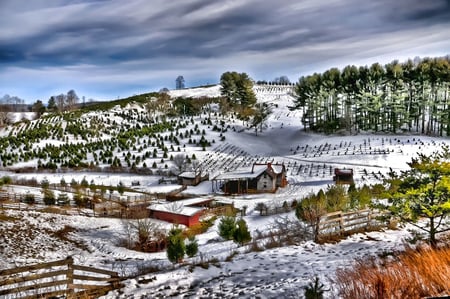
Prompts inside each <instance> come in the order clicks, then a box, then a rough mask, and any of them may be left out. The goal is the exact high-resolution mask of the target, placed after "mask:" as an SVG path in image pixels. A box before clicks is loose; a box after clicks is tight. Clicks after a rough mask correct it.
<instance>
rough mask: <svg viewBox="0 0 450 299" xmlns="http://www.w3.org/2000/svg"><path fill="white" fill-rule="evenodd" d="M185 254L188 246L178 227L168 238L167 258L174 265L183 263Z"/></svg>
mask: <svg viewBox="0 0 450 299" xmlns="http://www.w3.org/2000/svg"><path fill="white" fill-rule="evenodd" d="M185 252H186V245H185V244H184V238H183V235H182V230H181V229H180V228H176V227H175V228H172V229H171V230H170V231H169V236H168V237H167V258H168V259H169V261H171V262H172V263H174V264H176V263H180V262H182V261H183V257H184V254H185Z"/></svg>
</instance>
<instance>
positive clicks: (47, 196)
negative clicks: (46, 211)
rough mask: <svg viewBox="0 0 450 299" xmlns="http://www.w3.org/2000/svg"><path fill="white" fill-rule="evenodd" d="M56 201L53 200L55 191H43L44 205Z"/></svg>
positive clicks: (52, 203)
mask: <svg viewBox="0 0 450 299" xmlns="http://www.w3.org/2000/svg"><path fill="white" fill-rule="evenodd" d="M55 202H56V200H55V193H53V191H51V190H48V189H46V190H45V191H44V204H46V205H54V204H55Z"/></svg>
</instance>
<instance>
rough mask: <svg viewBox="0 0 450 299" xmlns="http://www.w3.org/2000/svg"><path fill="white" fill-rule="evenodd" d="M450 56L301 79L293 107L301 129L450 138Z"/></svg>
mask: <svg viewBox="0 0 450 299" xmlns="http://www.w3.org/2000/svg"><path fill="white" fill-rule="evenodd" d="M449 60H450V56H447V57H442V58H424V59H419V58H415V59H414V60H411V59H410V60H408V61H406V62H404V63H400V62H398V61H397V60H394V61H392V62H391V63H388V64H385V65H381V64H379V63H374V64H372V65H371V66H360V67H357V66H354V65H348V66H346V67H344V68H343V69H342V70H340V69H338V68H331V69H329V70H327V71H325V72H323V73H314V74H312V75H309V76H304V77H301V78H300V79H299V81H298V83H297V84H296V86H295V96H296V99H295V101H294V106H292V107H291V109H292V110H294V109H301V110H303V118H302V121H303V124H304V126H305V130H312V131H316V132H324V133H336V132H338V131H341V132H342V131H346V132H349V133H358V132H360V131H370V132H380V131H381V132H391V133H398V132H416V133H420V134H427V135H438V136H444V135H446V136H450V62H449Z"/></svg>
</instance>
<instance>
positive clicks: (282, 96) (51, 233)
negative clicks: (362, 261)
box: [0, 85, 450, 298]
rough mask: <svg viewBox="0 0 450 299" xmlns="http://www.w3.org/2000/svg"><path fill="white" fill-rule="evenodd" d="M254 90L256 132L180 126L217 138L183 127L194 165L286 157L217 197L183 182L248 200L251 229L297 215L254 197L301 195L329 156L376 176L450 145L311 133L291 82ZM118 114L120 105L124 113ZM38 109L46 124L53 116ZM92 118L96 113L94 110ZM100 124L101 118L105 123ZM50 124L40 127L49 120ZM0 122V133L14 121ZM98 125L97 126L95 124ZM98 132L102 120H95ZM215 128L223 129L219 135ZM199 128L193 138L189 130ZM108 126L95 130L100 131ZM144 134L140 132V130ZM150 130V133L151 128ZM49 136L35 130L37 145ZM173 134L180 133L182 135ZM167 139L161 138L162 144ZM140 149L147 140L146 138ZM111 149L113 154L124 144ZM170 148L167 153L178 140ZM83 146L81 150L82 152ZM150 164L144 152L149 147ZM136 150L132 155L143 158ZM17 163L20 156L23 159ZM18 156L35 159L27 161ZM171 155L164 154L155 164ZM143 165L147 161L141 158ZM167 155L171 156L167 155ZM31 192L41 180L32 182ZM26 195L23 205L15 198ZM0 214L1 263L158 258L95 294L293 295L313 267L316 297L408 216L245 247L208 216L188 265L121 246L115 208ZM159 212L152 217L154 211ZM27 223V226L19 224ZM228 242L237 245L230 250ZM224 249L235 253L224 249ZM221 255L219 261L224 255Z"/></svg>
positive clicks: (112, 179) (325, 172) (270, 199)
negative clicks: (281, 178) (324, 240)
mask: <svg viewBox="0 0 450 299" xmlns="http://www.w3.org/2000/svg"><path fill="white" fill-rule="evenodd" d="M255 92H256V95H257V99H258V101H260V102H271V103H273V104H274V105H273V107H274V109H273V113H272V115H271V116H270V117H269V119H268V121H267V122H266V126H265V127H264V130H263V131H262V132H258V134H255V132H254V130H253V129H249V128H247V127H246V125H245V124H243V123H242V121H240V120H237V119H236V118H233V117H232V116H224V117H222V116H217V117H215V118H213V119H212V125H210V124H205V119H207V117H208V113H204V114H202V115H201V116H198V117H194V118H193V122H194V123H192V122H191V120H190V119H187V120H186V119H185V120H184V121H186V123H188V124H187V126H186V128H183V129H180V131H181V132H183V134H184V132H185V131H186V130H190V129H192V130H193V129H194V128H195V125H197V126H198V127H199V130H203V129H204V130H205V134H204V136H205V138H206V139H208V140H210V141H212V140H214V141H215V142H213V143H212V145H211V146H210V147H206V148H205V150H203V149H202V147H199V146H194V145H192V144H189V143H188V142H187V139H181V138H180V141H181V144H180V147H181V149H180V153H182V154H183V155H188V156H192V155H193V154H195V156H196V157H197V159H198V160H199V161H200V162H201V163H202V165H203V170H204V171H208V172H209V173H210V176H212V177H214V176H215V175H217V174H220V173H223V172H224V171H226V170H231V169H236V168H239V167H250V166H251V165H252V163H253V162H265V161H272V162H282V163H284V164H285V165H286V167H287V169H288V180H289V185H288V186H287V187H286V188H282V189H279V190H278V191H277V193H275V194H258V195H245V196H233V197H224V196H223V195H221V194H210V192H211V183H210V182H204V183H202V184H200V185H199V186H197V187H188V189H187V190H186V191H185V192H187V193H190V194H198V195H199V196H200V195H204V194H207V195H208V196H216V197H218V198H220V199H221V200H225V201H229V202H233V203H234V204H235V206H237V207H243V206H246V207H247V211H248V213H247V215H246V216H245V217H244V219H245V220H246V221H247V223H248V225H249V228H250V230H251V231H252V235H256V233H257V231H258V230H259V231H261V230H268V229H269V228H270V227H273V225H274V222H275V221H276V220H277V219H292V220H295V219H296V218H295V216H294V214H293V212H288V213H282V214H278V215H274V216H260V215H259V212H257V211H256V210H255V206H256V204H257V203H260V202H264V203H267V204H280V203H281V202H284V201H287V202H290V201H292V200H300V199H301V198H303V197H304V196H305V195H307V194H309V193H311V192H316V191H318V190H319V189H320V188H326V187H327V186H328V185H329V184H332V182H333V181H332V175H333V174H332V170H333V169H334V167H342V168H344V167H345V168H353V169H354V171H355V181H356V183H357V184H371V183H376V182H380V180H381V179H382V178H383V176H384V175H385V174H386V173H387V172H388V171H390V170H391V169H393V170H401V169H405V168H407V165H406V162H408V161H410V160H411V158H412V157H414V155H415V154H416V153H417V152H431V151H434V150H437V149H439V147H440V146H441V145H443V144H446V145H450V140H449V139H448V138H437V137H424V136H405V135H403V136H400V135H374V134H360V135H355V136H327V135H320V134H311V133H306V132H304V131H303V127H302V125H301V112H300V111H290V110H289V109H288V108H287V107H288V106H290V105H292V100H293V97H292V95H291V92H292V87H274V86H262V87H261V86H257V87H255ZM219 95H220V87H219V86H218V85H216V86H211V87H207V88H195V89H183V90H173V91H170V96H171V97H174V98H176V97H179V96H184V97H202V96H210V97H216V96H219ZM144 112H145V109H144V107H142V106H139V105H129V106H128V107H125V108H120V107H115V108H114V109H113V110H112V111H108V112H105V113H103V114H101V113H94V112H92V113H91V114H90V115H84V116H83V119H82V120H83V122H85V123H90V122H91V120H92V119H101V120H103V121H104V122H105V124H106V123H107V119H109V122H110V124H111V128H109V129H108V127H107V128H106V130H109V133H111V135H112V133H113V130H116V129H114V128H113V127H112V123H113V122H114V121H115V122H116V123H118V124H120V126H122V127H125V126H128V125H130V124H134V123H136V122H138V117H139V116H140V113H144ZM125 115H126V117H125ZM56 118H57V117H55V119H50V120H46V123H47V124H51V123H52V121H57V120H58V119H56ZM221 121H223V122H224V123H225V124H226V125H225V128H226V132H217V131H213V130H212V127H213V126H214V125H217V126H219V127H220V123H221ZM93 123H95V122H93ZM105 126H107V125H105ZM49 128H50V127H49ZM23 129H25V126H22V127H19V128H17V127H16V128H7V129H5V130H4V131H3V135H2V136H7V135H8V134H9V133H10V132H11V131H12V130H14V131H20V130H23ZM102 130H103V129H102ZM102 132H103V131H102ZM160 134H161V136H162V137H163V138H164V136H166V135H167V136H170V132H169V131H167V132H162V133H160ZM221 135H222V136H224V137H225V138H224V140H223V141H221V139H220V137H221ZM200 136H201V135H195V136H193V137H191V138H195V139H199V138H200ZM109 137H110V136H109V135H108V134H106V133H105V134H104V135H99V136H95V137H94V138H98V139H108V138H109ZM69 140H70V141H71V142H74V143H75V142H86V141H83V140H82V139H81V138H75V137H74V136H70V138H69ZM144 140H145V142H144ZM149 140H150V141H152V139H149V138H148V137H145V138H142V139H136V140H135V142H136V144H139V146H143V145H144V144H148V143H149ZM153 141H154V140H153ZM46 142H50V140H46V141H41V143H40V144H41V145H45V143H46ZM183 144H184V145H185V146H184V147H183ZM170 145H171V143H167V146H168V147H170ZM129 151H130V155H138V154H139V148H138V147H137V149H136V150H133V149H132V147H131V149H129ZM145 151H151V152H152V151H153V148H150V147H149V148H148V149H146V150H144V151H143V152H145ZM127 152H128V150H125V151H123V152H115V153H114V154H115V156H117V157H120V159H122V161H124V160H123V159H124V158H123V153H125V155H126V154H127ZM169 153H172V154H174V155H175V154H176V153H177V150H176V148H175V150H174V151H173V152H171V151H169ZM157 154H158V157H157V158H154V160H155V161H157V162H158V163H160V160H161V158H162V157H161V155H162V151H161V150H158V153H157ZM89 159H91V160H92V159H93V156H90V155H88V160H89ZM147 159H148V160H143V161H146V162H147V163H148V164H149V163H151V162H152V161H153V160H152V159H153V157H150V158H147ZM143 161H141V163H142V162H143ZM23 163H25V162H23ZM27 163H28V164H25V165H32V163H36V161H29V162H27ZM165 163H167V164H169V165H171V164H170V163H171V162H170V160H169V159H165V161H164V163H163V164H158V165H159V166H161V167H162V168H164V164H165ZM149 165H150V164H149ZM169 167H171V166H169ZM3 174H5V175H9V176H12V177H13V178H15V179H22V178H27V179H31V178H34V179H35V180H37V181H38V182H40V181H42V180H43V179H44V177H45V178H47V179H48V180H49V181H50V182H51V183H57V182H59V181H60V180H61V179H62V178H64V180H65V181H66V182H70V181H71V180H72V179H74V180H76V181H80V180H81V179H82V178H86V179H87V181H89V182H91V181H94V182H95V183H96V184H98V185H100V184H101V185H113V186H116V185H117V184H118V183H119V182H123V183H125V185H126V186H128V187H131V183H132V182H133V181H136V180H137V181H139V182H140V186H138V187H135V188H136V191H146V192H151V193H153V192H155V193H156V192H158V191H160V192H166V191H170V190H171V189H174V188H177V187H178V186H176V185H164V186H163V185H159V184H158V178H159V176H157V175H152V176H150V175H137V174H136V175H130V174H128V173H126V174H111V173H109V174H108V173H95V172H94V173H93V172H82V171H81V172H69V173H58V172H56V173H34V172H33V173H19V174H16V173H11V172H3ZM35 192H40V188H35ZM22 207H24V205H22ZM3 213H4V216H3V217H2V221H1V222H0V244H1V247H0V249H1V250H0V267H1V268H5V267H12V266H14V265H23V264H31V263H35V262H40V261H49V260H54V259H59V258H64V257H66V256H67V255H72V256H74V258H75V261H76V263H78V264H84V265H92V266H95V267H101V268H107V269H112V270H114V271H118V272H119V274H121V275H130V274H136V273H138V272H139V271H141V272H143V271H145V270H146V269H151V268H161V269H162V271H159V272H157V273H149V274H145V275H138V276H137V277H136V278H130V279H128V280H126V281H125V285H126V286H125V288H124V289H123V290H122V291H121V292H113V293H111V294H109V295H108V296H105V298H167V297H171V298H257V297H260V298H302V296H303V295H302V287H303V286H305V285H307V284H308V283H309V282H310V281H311V279H313V278H314V277H315V276H318V277H320V279H321V282H323V283H324V284H325V287H326V288H327V289H330V291H329V292H326V298H336V296H337V292H336V289H335V288H334V286H333V277H334V273H335V270H336V269H337V268H338V267H342V266H348V265H350V264H351V263H352V261H353V259H354V258H357V257H367V256H370V255H377V254H385V253H386V252H392V251H394V250H399V249H401V248H402V246H403V244H404V242H405V239H406V238H410V237H411V233H410V231H409V227H402V228H401V229H399V230H395V231H393V230H385V231H379V232H371V233H362V234H356V235H353V236H351V237H349V238H347V239H345V240H344V241H341V242H339V243H337V244H326V245H317V244H314V243H312V242H311V241H301V242H297V244H296V245H292V246H287V247H281V248H273V249H267V250H265V251H262V252H257V251H250V252H249V250H250V248H249V247H237V245H236V244H234V243H232V242H231V241H222V240H220V238H219V237H218V234H217V223H216V224H215V226H213V227H212V228H210V229H209V230H208V232H206V233H205V234H202V235H199V236H198V237H197V238H198V240H199V245H200V247H199V251H200V253H201V254H200V255H198V256H197V257H195V258H193V259H187V260H186V263H187V264H189V263H197V264H198V263H200V262H201V261H202V260H203V261H206V260H209V261H213V260H214V262H213V263H211V264H210V266H209V268H208V269H204V268H201V267H194V268H193V270H192V271H191V270H190V269H189V267H188V266H183V265H182V266H176V267H173V266H172V265H171V264H170V263H169V261H168V260H167V258H166V255H165V253H164V252H162V253H140V252H135V251H132V250H127V249H124V248H123V247H121V246H120V243H121V241H120V240H121V239H122V238H123V237H124V236H125V235H126V230H125V226H124V225H123V222H122V221H121V220H119V219H110V218H97V217H95V218H94V217H86V216H70V215H54V214H47V213H41V212H36V211H33V208H32V207H31V208H30V207H27V208H26V210H22V211H15V210H6V211H4V212H3ZM160 224H161V223H160ZM65 226H70V227H73V228H74V230H70V232H69V233H68V234H67V237H68V240H61V239H58V238H56V237H55V235H56V234H55V232H57V231H60V230H62V229H63V228H64V227H65ZM30 229H31V230H32V232H33V233H29V232H30ZM235 252H236V255H235ZM232 256H234V257H232ZM227 260H228V261H227Z"/></svg>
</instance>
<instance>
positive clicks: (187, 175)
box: [178, 171, 196, 179]
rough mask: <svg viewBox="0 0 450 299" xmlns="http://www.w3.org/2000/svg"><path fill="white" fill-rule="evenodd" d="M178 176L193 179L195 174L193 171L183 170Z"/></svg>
mask: <svg viewBox="0 0 450 299" xmlns="http://www.w3.org/2000/svg"><path fill="white" fill-rule="evenodd" d="M178 176H179V177H182V178H187V179H195V178H196V174H195V172H193V171H185V172H182V173H180V174H179V175H178Z"/></svg>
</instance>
